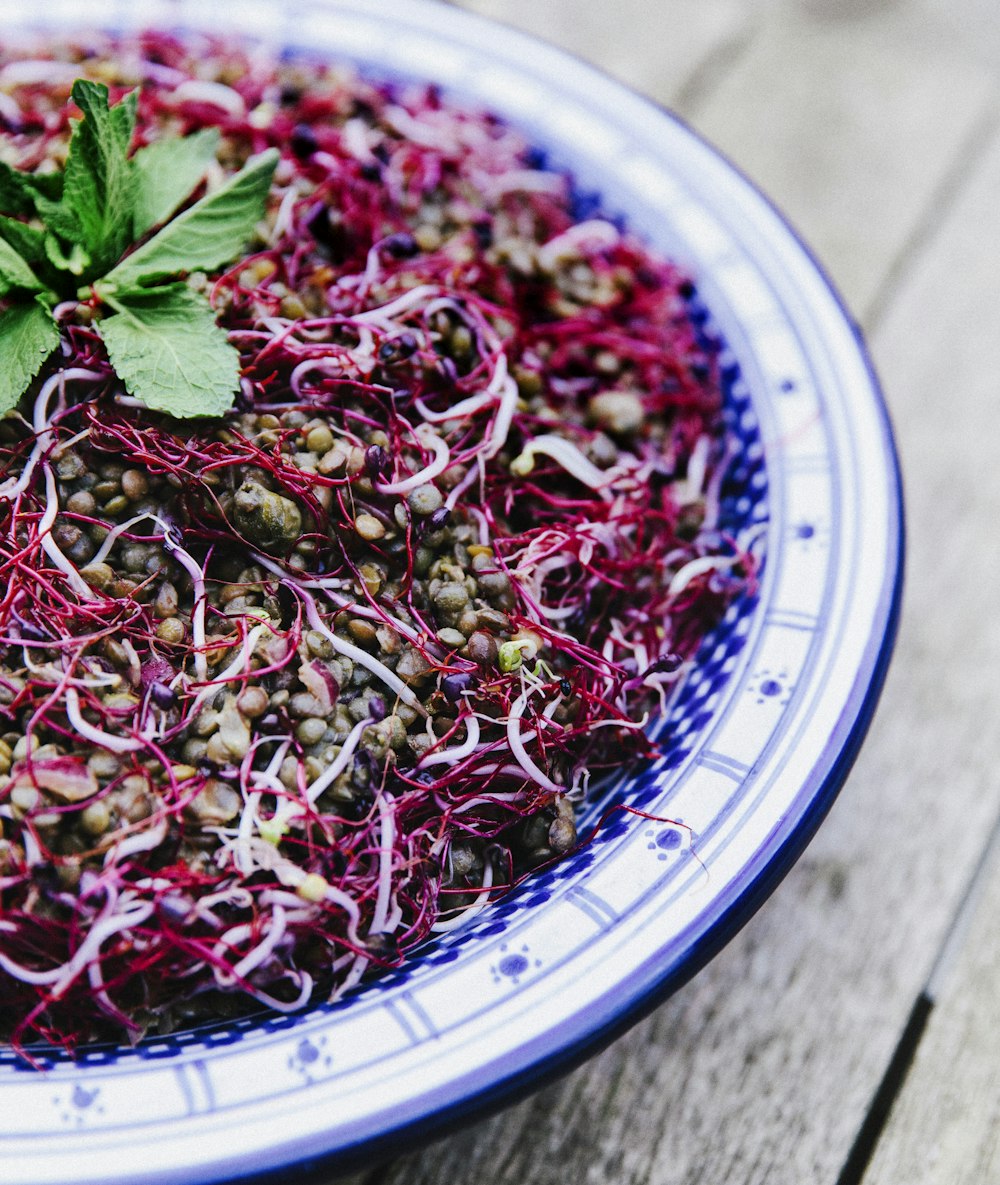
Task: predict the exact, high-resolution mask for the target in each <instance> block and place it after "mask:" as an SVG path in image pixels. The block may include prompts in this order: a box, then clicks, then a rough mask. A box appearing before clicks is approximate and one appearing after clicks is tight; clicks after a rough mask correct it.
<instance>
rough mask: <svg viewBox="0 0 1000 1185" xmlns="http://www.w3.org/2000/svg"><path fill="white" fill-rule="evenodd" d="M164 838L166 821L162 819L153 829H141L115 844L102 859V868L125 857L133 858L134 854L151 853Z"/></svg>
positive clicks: (165, 835)
mask: <svg viewBox="0 0 1000 1185" xmlns="http://www.w3.org/2000/svg"><path fill="white" fill-rule="evenodd" d="M166 837H167V820H166V818H163V819H161V820H160V821H159V823H157V824H156V826H155V827H149V828H143V829H142V830H140V831H136V832H134V833H133V834H132V835H127V836H126V837H125V838H124V839H123V840H121V841H120V842H119V843H116V844H115V845H114V847H113V848H111V849H110V850H109V851H108V854H107V855H106V856H105V857H104V867H105V868H108V867H109V866H110V865H112V864H117V863H118V861H119V860H124V859H125V858H126V857H127V856H134V855H135V854H136V852H151V851H152V850H153V849H154V848H158V847H159V846H160V844H161V843H163V841H164V840H165V839H166Z"/></svg>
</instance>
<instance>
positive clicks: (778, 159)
mask: <svg viewBox="0 0 1000 1185" xmlns="http://www.w3.org/2000/svg"><path fill="white" fill-rule="evenodd" d="M963 2H964V0H963ZM974 2H977V3H978V0H974ZM476 3H477V4H482V3H485V0H476ZM538 7H539V8H546V7H547V6H544V5H543V4H541V3H540V2H539V4H538ZM664 7H665V8H667V9H669V8H670V7H671V6H670V5H669V4H665V5H664ZM839 7H840V16H839V19H838V20H837V21H831V20H829V19H827V17H826V16H821V15H818V14H817V13H815V12H813V13H810V12H807V11H802V12H798V13H795V14H793V15H791V16H789V14H788V11H787V8H785V9H779V10H778V11H779V12H782V13H783V14H784V15H783V16H782V19H781V20H780V21H779V20H778V18H777V17H775V16H769V17H768V18H767V19H766V20H765V21H764V22H763V23H762V24H761V25H760V26H759V28H758V29H757V30H756V33H755V35H754V38H753V40H752V41H751V43H750V44H749V46H748V48H747V50H746V52H745V53H744V54H743V55H742V56H741V57H740V58H739V59H738V60H735V61H734V62H733V64H732V66H731V68H730V69H729V70H728V71H727V72H726V73H725V74H724V75H723V76H722V77H721V79H720V80H719V81H718V84H717V86H715V87H714V89H712V90H711V92H709V91H703V92H702V93H701V96H700V97H699V95H698V94H697V93H696V92H692V93H691V97H690V100H689V102H690V106H689V108H688V109H686V111H685V113H686V114H687V115H688V116H689V117H691V118H693V120H694V122H695V124H696V126H698V127H700V128H701V129H703V130H704V131H705V132H706V133H707V134H708V135H709V137H710V138H711V139H713V140H715V141H716V142H717V143H720V144H721V145H722V146H723V147H724V148H726V149H727V150H728V151H729V152H730V154H731V155H732V156H733V157H734V158H735V159H736V160H737V161H738V162H739V163H740V164H742V165H743V166H744V167H745V168H747V169H748V171H749V172H750V173H751V174H753V175H754V176H755V177H757V179H758V180H759V181H760V182H761V183H762V184H763V186H764V188H765V189H766V190H767V191H768V192H771V193H772V194H773V195H774V196H776V197H777V198H778V200H779V202H781V204H783V205H784V207H785V208H786V209H787V210H788V212H789V213H790V214H791V215H792V217H793V218H794V219H795V220H796V221H797V222H798V223H799V224H800V225H801V226H802V228H803V229H804V230H805V231H806V234H807V237H808V238H810V239H811V240H812V242H813V244H814V246H815V247H817V248H818V250H819V252H820V254H821V255H822V256H823V257H824V258H825V259H826V261H827V263H828V264H829V266H830V267H831V269H832V270H833V272H834V274H835V276H836V277H837V278H838V279H839V281H840V282H841V285H842V286H843V287H844V288H845V290H846V291H847V293H848V295H849V297H850V299H851V300H852V301H853V302H854V304H855V307H856V308H864V307H867V306H869V305H870V306H872V307H874V306H875V303H876V299H877V301H878V303H879V307H880V308H881V310H882V317H881V320H880V329H879V332H878V334H877V336H876V340H875V343H874V345H875V352H876V357H877V361H878V363H879V365H880V368H881V370H882V374H883V378H884V381H885V385H886V390H887V395H888V398H889V401H890V404H891V407H892V409H893V412H894V414H895V417H896V423H897V429H898V433H899V437H900V443H901V447H902V452H903V458H904V465H905V466H906V468H907V469H908V471H909V474H910V480H909V482H908V494H909V508H910V566H909V572H910V582H909V591H908V601H907V609H906V613H905V615H904V622H903V629H902V632H901V637H900V642H899V646H898V650H897V657H896V661H895V663H894V667H893V670H892V672H891V674H890V679H889V682H888V685H887V688H886V693H885V696H884V700H883V706H882V709H881V710H880V713H879V716H878V718H877V721H876V725H875V727H874V729H873V732H872V735H871V737H870V740H869V742H868V744H867V746H866V748H865V750H864V751H863V753H862V757H861V759H860V761H859V763H858V766H857V768H856V770H855V772H854V774H853V775H852V777H851V779H850V781H849V783H848V786H847V787H846V788H845V791H844V793H843V795H842V797H841V800H840V802H839V803H838V805H837V807H836V808H835V810H834V812H833V813H832V815H831V817H830V819H829V820H828V822H827V823H826V824H825V826H824V827H823V829H822V830H821V832H820V834H819V836H818V837H817V840H816V841H815V842H814V844H813V845H812V847H811V848H810V850H809V851H808V852H807V854H806V856H805V857H804V858H803V859H802V860H801V861H800V863H799V864H798V865H797V866H796V868H795V869H794V870H793V872H792V873H791V874H790V876H789V878H788V880H787V881H786V883H785V885H784V886H783V887H782V888H781V889H780V890H779V892H778V893H777V894H776V895H775V897H774V898H772V900H771V901H770V902H769V903H768V905H767V906H766V907H765V908H764V909H763V910H762V911H761V913H760V914H759V915H758V916H757V917H756V918H755V919H754V920H753V922H751V924H750V925H749V926H748V927H747V928H746V930H745V931H744V932H743V933H742V934H741V935H740V936H739V937H738V938H737V940H736V941H734V942H733V943H732V944H731V945H730V946H729V947H728V948H727V950H725V951H724V952H723V953H722V954H721V955H720V956H719V957H718V958H717V959H716V960H715V961H714V962H713V964H712V965H711V966H710V967H709V968H707V969H706V970H705V972H703V973H702V974H701V975H700V976H698V977H697V979H696V980H695V981H693V982H692V983H691V984H690V985H688V987H687V988H685V989H684V990H682V991H681V992H680V993H678V995H677V996H676V997H674V999H673V1000H671V1001H669V1002H668V1003H667V1004H666V1005H665V1006H664V1007H663V1008H661V1009H660V1010H658V1011H657V1012H656V1013H655V1014H654V1015H653V1016H652V1017H651V1018H650V1019H649V1020H647V1021H646V1022H644V1023H643V1024H641V1025H639V1026H637V1027H636V1028H635V1029H634V1030H633V1031H632V1032H631V1033H630V1034H628V1035H627V1036H626V1037H625V1038H624V1039H622V1040H621V1041H619V1042H617V1043H616V1044H615V1045H614V1046H612V1047H611V1048H610V1049H608V1050H607V1051H605V1052H604V1053H603V1054H602V1055H600V1056H599V1057H597V1058H595V1059H594V1060H593V1061H592V1062H590V1063H589V1064H588V1065H587V1066H585V1067H584V1068H583V1069H581V1070H579V1071H577V1072H576V1073H574V1074H572V1075H570V1076H569V1077H568V1078H567V1079H565V1080H564V1081H563V1082H561V1083H558V1084H556V1085H555V1086H552V1087H549V1088H547V1089H546V1090H544V1091H542V1092H540V1093H539V1094H538V1095H536V1096H535V1097H534V1098H532V1099H529V1100H527V1101H526V1102H524V1103H522V1104H520V1105H518V1106H516V1107H514V1108H511V1109H510V1110H509V1111H507V1112H506V1113H504V1114H503V1115H501V1116H499V1117H497V1118H495V1119H493V1120H489V1121H486V1122H484V1123H480V1124H477V1125H475V1126H473V1127H471V1128H470V1129H468V1130H467V1131H465V1132H463V1133H460V1134H459V1135H457V1136H455V1137H452V1138H450V1139H448V1140H445V1141H442V1142H440V1143H439V1144H437V1145H435V1146H434V1147H432V1148H431V1149H429V1150H427V1151H426V1152H425V1153H423V1154H419V1155H415V1156H410V1157H406V1158H403V1159H402V1160H400V1161H398V1162H397V1163H395V1164H394V1165H391V1166H389V1167H388V1168H387V1169H386V1170H385V1172H384V1173H380V1174H378V1180H379V1181H380V1182H382V1183H383V1185H403V1183H404V1182H405V1183H406V1185H442V1183H443V1182H445V1181H450V1180H463V1181H464V1180H477V1179H489V1180H491V1181H494V1182H497V1183H498V1185H514V1182H518V1183H523V1182H527V1181H530V1182H531V1183H532V1185H565V1183H566V1182H568V1181H581V1182H588V1183H590V1182H593V1183H594V1185H597V1183H598V1182H601V1183H603V1182H605V1181H609V1180H610V1181H614V1182H616V1185H618V1183H622V1185H631V1183H636V1185H639V1183H645V1185H650V1183H655V1185H696V1183H697V1185H718V1183H719V1182H722V1181H732V1182H740V1183H741V1185H755V1183H758V1182H759V1183H761V1185H763V1183H764V1182H766V1183H767V1185H801V1183H802V1182H803V1181H809V1182H825V1183H832V1182H833V1181H835V1180H836V1178H837V1174H838V1172H839V1169H840V1167H841V1165H842V1163H843V1160H844V1157H845V1155H846V1153H847V1150H848V1149H849V1148H850V1146H851V1143H852V1141H853V1138H854V1135H855V1133H856V1131H857V1129H858V1127H859V1125H860V1123H861V1120H862V1118H863V1116H864V1114H865V1110H866V1108H867V1105H868V1101H869V1099H870V1098H871V1095H872V1092H873V1091H874V1089H875V1086H876V1084H877V1083H878V1081H879V1079H880V1077H881V1075H882V1071H883V1069H884V1067H885V1065H886V1063H887V1061H888V1059H889V1057H890V1055H891V1053H892V1050H893V1048H894V1046H895V1043H896V1040H897V1038H898V1035H899V1033H900V1031H901V1029H902V1027H903V1024H904V1022H905V1020H906V1017H907V1015H908V1013H909V1010H910V1006H911V1004H912V1001H913V999H914V998H915V996H916V994H917V992H918V991H919V990H920V988H921V986H922V984H923V982H924V979H925V977H926V975H927V973H928V970H929V968H930V967H931V965H932V964H933V961H934V958H935V955H936V952H937V950H938V949H939V946H940V944H941V942H942V939H943V936H944V934H945V933H946V931H947V928H948V925H949V920H950V918H951V916H952V914H953V913H954V911H955V909H956V907H957V904H958V901H959V899H960V897H961V893H962V889H963V886H964V883H965V880H966V878H967V876H968V873H969V871H970V870H971V868H972V867H973V866H974V864H975V862H976V859H977V857H978V854H979V851H980V847H981V844H982V842H983V836H984V835H985V834H986V833H987V832H988V831H989V829H990V826H991V824H992V821H993V819H994V817H995V816H996V813H997V810H998V808H1000V787H998V786H997V785H996V784H995V779H992V778H991V777H990V775H989V772H988V771H989V770H990V769H991V768H995V766H996V765H997V763H998V761H1000V736H998V735H996V734H992V733H991V732H989V731H988V730H984V728H983V712H982V705H984V704H988V703H992V702H993V697H994V694H995V693H994V688H993V684H994V682H995V680H994V678H993V671H994V670H995V669H996V665H997V662H998V660H1000V615H998V614H996V613H995V611H994V609H993V601H994V599H995V598H994V595H993V592H992V589H993V587H994V586H995V574H994V573H993V572H992V567H991V564H992V560H991V555H990V552H989V550H988V548H987V547H986V546H984V544H983V540H985V539H989V538H990V529H991V527H992V525H993V524H994V523H995V522H996V521H997V520H998V518H1000V480H998V479H997V477H996V476H994V474H995V466H993V464H992V462H991V441H992V440H993V439H995V431H994V429H993V421H994V418H995V417H994V415H993V414H992V412H991V406H992V405H991V401H990V395H991V394H992V383H993V375H995V374H996V373H997V367H996V362H997V361H1000V359H997V358H996V355H995V353H992V352H991V353H990V354H989V356H988V358H987V359H986V361H985V362H984V360H983V343H982V340H981V339H982V332H981V329H979V328H976V327H977V326H982V325H983V324H984V321H985V319H986V318H987V317H988V316H989V313H990V310H993V309H995V308H996V307H997V304H998V302H997V291H996V287H995V279H994V278H993V277H992V275H991V274H990V270H989V267H988V266H987V263H988V254H989V253H988V252H987V251H986V250H983V251H982V255H983V256H984V257H985V258H984V260H983V262H982V265H981V266H977V267H969V266H967V261H966V256H965V255H962V257H961V259H960V260H959V261H958V266H959V268H960V269H962V270H961V271H960V273H959V274H955V273H954V272H953V271H951V270H950V269H949V267H948V266H947V264H946V262H945V261H946V260H947V251H949V250H951V246H950V244H951V243H953V242H958V240H959V238H961V237H962V233H963V232H962V230H961V227H962V226H966V225H977V224H978V225H979V226H980V227H981V228H982V234H983V238H982V240H981V242H983V243H989V242H996V241H997V234H998V232H1000V226H998V225H997V214H996V212H995V211H993V210H990V209H989V208H988V207H989V202H988V201H987V200H986V199H985V198H984V199H982V201H981V203H980V204H979V205H976V206H974V207H972V208H970V207H968V206H967V204H966V203H965V201H964V200H963V194H964V187H965V183H966V178H967V175H971V173H972V166H973V164H974V163H975V162H976V161H977V160H978V159H979V156H980V155H981V152H980V149H981V145H980V137H981V136H982V134H983V133H982V129H983V128H984V127H985V126H986V120H987V118H988V110H989V105H990V98H991V86H992V82H991V80H990V79H989V78H988V77H987V75H986V73H985V71H984V68H983V65H982V58H981V56H980V55H979V51H978V50H976V49H974V48H973V47H972V46H971V44H969V43H968V42H966V41H965V40H964V36H965V35H964V32H963V27H962V24H961V22H962V5H961V4H955V5H953V6H951V7H950V8H949V13H950V14H951V16H952V17H953V21H954V24H953V26H948V25H946V26H945V27H950V28H951V36H950V39H946V40H945V41H944V42H941V41H940V40H939V41H938V43H937V44H936V45H933V46H932V45H931V44H930V43H929V42H928V41H927V40H926V39H925V36H924V33H923V31H922V29H916V30H914V29H912V28H910V27H909V26H908V25H907V23H906V21H905V19H904V16H905V12H904V10H906V9H907V8H908V7H910V11H911V12H914V13H919V12H920V11H921V10H920V8H919V7H918V6H916V5H914V6H907V5H905V4H897V5H896V6H895V8H896V10H897V14H896V16H894V17H893V22H895V21H896V19H897V17H899V19H900V20H902V21H903V24H902V25H898V24H894V23H893V22H890V21H889V20H888V16H887V15H886V14H888V12H889V10H888V9H886V13H885V14H876V16H875V17H874V18H872V17H869V16H868V15H867V14H866V13H865V12H861V11H860V10H859V8H858V6H857V5H854V6H853V7H854V9H855V11H854V12H853V14H852V12H851V11H850V9H851V5H849V4H846V3H843V4H841V5H840V6H839ZM901 13H902V14H904V15H903V16H900V14H901ZM883 18H884V19H883ZM901 29H902V30H908V32H906V33H905V35H904V34H903V33H902V32H900V30H901ZM887 30H895V33H894V34H893V35H892V36H890V35H888V33H887ZM648 51H649V46H648V44H644V39H643V38H642V37H641V36H640V37H637V38H636V42H635V50H634V52H635V53H636V55H637V56H638V57H641V56H642V55H643V53H644V52H646V53H648ZM591 56H595V57H598V56H600V47H599V46H594V47H593V49H592V55H591ZM956 79H961V80H962V85H961V86H958V85H956V82H955V80H956ZM817 129H819V133H817ZM943 192H949V193H951V194H952V195H954V196H955V197H956V200H957V201H958V205H957V206H953V207H949V208H947V209H945V208H944V207H942V205H941V202H940V197H941V194H942V193H943ZM976 192H977V193H978V192H983V193H986V192H988V189H982V183H981V182H977V189H976ZM996 192H998V190H997V189H996V188H995V186H994V189H993V195H994V204H995V194H996ZM942 210H943V213H941V211H942ZM935 211H938V212H939V213H938V215H937V218H936V217H935ZM942 216H943V217H945V218H946V220H947V221H946V224H945V225H943V226H939V225H938V224H937V220H938V219H939V218H940V217H942ZM970 219H971V220H972V221H971V222H970ZM941 244H949V246H941ZM968 245H969V246H968V249H969V250H970V251H971V252H973V253H974V252H975V249H976V247H975V242H974V236H970V237H969V239H968ZM925 259H926V261H927V262H926V269H925V267H924V260H925ZM935 261H936V262H935ZM890 281H891V283H890ZM887 285H888V286H887ZM970 334H971V337H972V341H970V342H969V345H968V347H967V348H961V349H956V346H955V343H956V342H964V341H966V340H968V339H969V337H970ZM995 338H996V335H994V339H995ZM994 344H996V343H994ZM990 349H991V350H992V349H993V347H991V348H990ZM990 361H993V365H992V366H990V365H989V362H990ZM987 382H988V383H990V384H991V386H990V387H989V388H987V387H986V385H985V384H986V383H987ZM970 622H972V623H975V626H974V627H973V628H970V625H969V623H970ZM889 1179H890V1177H886V1178H885V1180H887V1181H888V1180H889ZM896 1179H897V1180H908V1179H909V1178H907V1177H905V1176H904V1177H897V1178H896ZM987 1179H988V1178H987ZM866 1185H867V1183H866ZM875 1185H881V1182H877V1183H875Z"/></svg>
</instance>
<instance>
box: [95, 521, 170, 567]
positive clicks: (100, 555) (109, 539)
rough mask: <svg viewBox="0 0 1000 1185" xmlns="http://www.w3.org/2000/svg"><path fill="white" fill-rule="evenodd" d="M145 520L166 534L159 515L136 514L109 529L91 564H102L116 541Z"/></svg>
mask: <svg viewBox="0 0 1000 1185" xmlns="http://www.w3.org/2000/svg"><path fill="white" fill-rule="evenodd" d="M146 519H151V520H152V521H153V522H154V523H156V525H157V526H158V527H159V528H160V530H161V531H163V533H164V534H166V531H167V524H166V523H165V522H164V521H163V519H161V518H160V516H159V515H157V514H153V513H152V512H151V511H146V512H144V513H143V514H137V515H135V516H134V517H133V518H130V519H126V520H125V522H123V523H116V524H115V525H114V526H113V527H112V528H111V530H110V531H108V533H107V535H106V536H105V539H104V542H103V543H102V544H101V546H100V547H99V548H98V549H97V552H96V553H95V555H94V556H93V557H92V559H91V560H90V562H91V563H92V564H103V563H104V561H105V560H106V559H107V558H108V556H109V555H110V554H111V549H112V548H113V547H114V545H115V544H116V543H117V542H118V540H119V539H120V538H121V537H122V535H123V534H124V533H125V532H126V531H128V530H131V529H132V527H134V526H135V525H136V523H141V522H144V521H145V520H146ZM153 538H155V536H153Z"/></svg>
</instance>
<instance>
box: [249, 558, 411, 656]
mask: <svg viewBox="0 0 1000 1185" xmlns="http://www.w3.org/2000/svg"><path fill="white" fill-rule="evenodd" d="M254 560H255V561H256V562H257V563H258V564H260V566H261V567H262V568H266V569H267V570H268V571H269V572H272V573H274V575H275V576H277V577H278V578H279V579H281V580H287V579H288V573H287V572H284V571H282V569H281V568H279V567H278V565H277V564H276V563H275V562H274V561H273V560H270V559H268V558H267V556H265V555H261V554H260V553H259V552H254ZM295 587H296V588H301V589H318V590H319V591H320V592H322V593H324V594H325V595H326V597H327V598H328V599H329V600H331V601H332V602H333V603H334V604H335V605H336V606H337V608H338V609H350V611H351V614H352V615H353V616H354V617H365V618H367V619H368V620H369V621H378V622H381V623H382V624H384V625H387V626H389V628H390V629H393V630H395V631H396V633H398V634H402V636H403V637H404V638H406V639H407V640H408V641H410V642H412V643H413V644H414V645H415V646H419V645H421V644H422V642H423V640H424V635H423V634H421V633H420V631H419V630H416V629H414V628H413V626H411V625H407V624H406V622H405V621H400V619H399V618H398V617H394V616H393V615H392V614H391V613H390V612H389V611H388V609H385V608H383V607H382V606H381V605H378V606H374V605H365V604H362V603H360V602H358V601H357V600H356V598H354V597H353V596H347V595H346V594H345V593H344V592H342V591H341V590H342V589H343V588H344V587H345V585H344V583H343V581H341V580H340V578H339V577H332V578H330V579H326V580H324V579H323V578H322V577H319V578H317V579H316V580H296V581H295Z"/></svg>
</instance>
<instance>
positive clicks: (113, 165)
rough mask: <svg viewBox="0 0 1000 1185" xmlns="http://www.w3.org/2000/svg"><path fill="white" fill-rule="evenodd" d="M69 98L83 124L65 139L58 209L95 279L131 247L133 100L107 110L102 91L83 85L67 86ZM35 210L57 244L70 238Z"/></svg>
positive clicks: (100, 87)
mask: <svg viewBox="0 0 1000 1185" xmlns="http://www.w3.org/2000/svg"><path fill="white" fill-rule="evenodd" d="M72 94H73V99H74V101H75V102H76V104H77V106H78V107H79V108H80V110H81V111H82V112H83V119H81V120H79V121H78V122H77V123H76V124H75V125H74V127H73V132H72V134H71V136H70V141H69V150H68V152H67V155H66V173H65V182H64V184H63V194H62V201H61V207H62V210H63V211H64V212H68V211H72V214H73V216H74V217H75V219H76V221H77V223H78V224H79V227H80V233H81V235H82V245H83V247H84V248H85V249H86V250H87V252H88V254H89V255H90V258H91V259H92V260H93V264H94V272H95V274H98V275H99V274H100V273H101V272H103V271H104V270H106V268H108V267H109V266H110V265H111V264H112V263H114V261H115V260H116V259H118V258H119V257H120V256H121V254H122V252H123V251H124V250H125V248H126V247H127V246H128V245H129V243H131V242H132V195H133V189H134V178H133V176H132V170H131V166H130V164H129V160H128V149H129V145H130V143H131V141H132V133H133V131H134V129H135V107H136V99H137V96H136V92H135V91H132V93H131V94H129V95H127V96H126V97H125V98H124V99H123V100H122V101H121V102H120V103H118V104H117V105H116V106H115V107H114V108H113V109H112V108H110V107H109V106H108V88H107V87H106V86H104V85H102V84H101V83H98V82H87V81H85V80H83V79H78V80H77V81H76V82H74V83H73V91H72ZM38 205H39V212H40V213H42V216H43V217H44V218H45V221H46V224H47V225H48V227H49V229H50V230H52V231H55V233H56V234H58V235H61V236H62V237H63V238H67V239H72V238H73V237H74V236H72V235H70V234H67V233H66V229H65V227H61V226H58V225H55V224H54V223H53V222H52V220H51V218H50V217H49V216H48V215H46V214H44V213H43V211H42V208H41V207H42V203H40V202H39V203H38Z"/></svg>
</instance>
